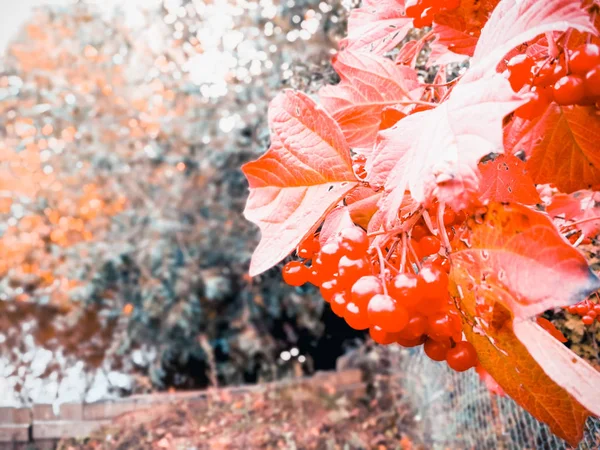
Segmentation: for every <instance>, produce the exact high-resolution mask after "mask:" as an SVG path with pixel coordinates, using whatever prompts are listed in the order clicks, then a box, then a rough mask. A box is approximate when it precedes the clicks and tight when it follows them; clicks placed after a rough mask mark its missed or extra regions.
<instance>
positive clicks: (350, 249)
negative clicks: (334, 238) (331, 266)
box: [340, 227, 369, 259]
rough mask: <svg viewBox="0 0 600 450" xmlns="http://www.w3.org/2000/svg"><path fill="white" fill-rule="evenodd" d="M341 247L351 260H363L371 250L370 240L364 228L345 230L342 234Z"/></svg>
mask: <svg viewBox="0 0 600 450" xmlns="http://www.w3.org/2000/svg"><path fill="white" fill-rule="evenodd" d="M340 246H341V247H342V249H343V252H344V254H345V255H346V256H348V257H349V258H352V259H358V258H362V257H363V256H364V255H365V253H367V250H369V238H368V237H367V233H366V232H365V231H364V230H363V229H362V228H359V227H350V228H345V229H343V230H342V231H341V232H340Z"/></svg>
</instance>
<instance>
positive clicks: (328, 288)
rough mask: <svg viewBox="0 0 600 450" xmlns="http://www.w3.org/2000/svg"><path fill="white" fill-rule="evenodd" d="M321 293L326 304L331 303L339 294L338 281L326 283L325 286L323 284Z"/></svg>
mask: <svg viewBox="0 0 600 450" xmlns="http://www.w3.org/2000/svg"><path fill="white" fill-rule="evenodd" d="M319 291H320V292H321V296H322V297H323V300H325V301H326V302H330V301H331V299H332V298H333V296H334V295H335V294H336V293H337V292H339V290H338V287H337V280H335V279H333V280H327V281H324V282H323V284H321V287H320V289H319Z"/></svg>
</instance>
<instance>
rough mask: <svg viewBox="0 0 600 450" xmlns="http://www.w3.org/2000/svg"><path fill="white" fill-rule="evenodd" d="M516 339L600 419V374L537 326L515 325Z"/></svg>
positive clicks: (525, 322) (557, 380) (518, 323)
mask: <svg viewBox="0 0 600 450" xmlns="http://www.w3.org/2000/svg"><path fill="white" fill-rule="evenodd" d="M513 331H514V333H515V336H516V337H517V338H518V339H519V341H521V343H522V344H523V345H524V346H525V348H527V351H528V352H529V354H530V355H531V356H532V357H533V359H535V360H536V362H537V363H538V364H539V365H540V367H541V368H542V370H543V371H544V372H545V373H546V375H548V376H549V377H550V378H551V379H552V380H553V381H554V382H555V383H556V384H558V385H559V386H560V387H562V388H563V389H565V390H566V391H567V392H568V393H569V394H571V395H572V396H573V397H574V398H575V400H577V401H578V402H579V403H581V405H582V406H583V407H584V408H586V409H587V410H588V411H589V412H591V413H592V414H594V415H596V416H600V389H598V386H600V372H598V371H597V370H596V369H594V368H593V367H592V366H590V365H589V364H588V363H587V362H586V361H585V360H583V359H582V358H580V357H579V356H577V355H576V354H575V353H573V352H572V351H571V350H569V349H568V348H567V347H565V346H564V345H563V344H562V343H561V342H560V341H558V340H557V339H555V338H554V337H553V336H552V335H551V334H550V333H548V332H547V331H546V330H544V329H543V328H542V327H540V326H539V325H538V324H537V323H535V322H531V321H529V320H525V321H515V322H514V323H513Z"/></svg>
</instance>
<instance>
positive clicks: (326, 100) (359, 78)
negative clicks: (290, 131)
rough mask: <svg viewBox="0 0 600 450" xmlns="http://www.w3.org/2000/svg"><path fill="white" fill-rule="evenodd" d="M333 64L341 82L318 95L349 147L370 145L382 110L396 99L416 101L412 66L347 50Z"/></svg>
mask: <svg viewBox="0 0 600 450" xmlns="http://www.w3.org/2000/svg"><path fill="white" fill-rule="evenodd" d="M333 66H334V68H335V70H336V71H337V73H338V74H339V75H340V77H341V79H342V81H341V83H340V84H338V85H336V86H326V87H324V88H322V89H321V91H320V92H319V97H320V98H321V102H322V103H323V106H324V107H325V109H326V110H327V111H329V113H330V114H331V115H332V116H333V118H334V119H335V120H337V122H338V123H339V124H340V126H341V128H342V131H343V132H344V136H345V137H346V140H347V141H348V144H350V146H351V147H366V146H371V145H373V142H374V141H375V137H376V136H377V131H378V130H379V126H380V124H381V118H382V112H383V110H384V109H385V108H386V107H388V106H394V105H396V104H398V103H399V102H403V101H409V100H418V99H419V98H420V97H421V94H422V92H423V88H422V87H420V85H419V81H418V80H417V73H416V72H415V71H414V70H413V69H411V68H410V67H406V66H398V65H396V64H394V63H393V62H392V61H391V60H389V59H387V58H384V57H382V56H377V55H374V54H365V53H356V52H352V51H348V50H346V51H344V52H341V53H340V54H339V55H338V57H337V59H336V61H335V62H334V65H333Z"/></svg>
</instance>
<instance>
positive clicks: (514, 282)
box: [450, 203, 600, 446]
mask: <svg viewBox="0 0 600 450" xmlns="http://www.w3.org/2000/svg"><path fill="white" fill-rule="evenodd" d="M468 227H469V230H468V231H469V233H467V234H466V235H465V236H463V238H464V237H466V239H461V238H458V239H456V240H455V241H454V246H455V252H454V253H452V254H451V258H452V272H451V274H450V278H451V280H452V284H451V285H452V289H451V290H452V294H453V295H454V297H455V298H456V299H457V300H458V302H459V304H460V309H461V311H462V312H463V314H464V320H463V330H464V332H465V334H466V336H467V339H468V340H469V341H470V342H471V343H472V344H473V345H474V346H475V348H476V350H477V355H478V358H479V361H480V364H481V365H482V366H483V367H484V368H485V369H486V370H487V371H488V372H489V374H490V375H491V376H492V377H493V378H494V379H495V380H496V382H497V383H498V384H499V385H500V386H501V387H502V389H503V390H504V391H506V393H508V394H509V395H510V396H511V397H512V398H513V399H514V400H515V401H516V402H517V403H518V404H519V405H521V406H522V407H524V408H525V409H527V411H529V412H530V413H531V414H532V415H533V416H534V417H536V418H537V419H538V420H540V421H542V422H545V423H547V424H548V425H549V426H550V429H551V430H552V432H553V433H555V434H556V435H558V436H560V437H561V438H563V439H565V440H567V442H569V443H570V444H571V445H573V446H576V445H577V443H578V442H579V441H580V440H581V437H582V435H583V430H584V427H585V421H586V419H587V417H588V416H589V415H590V413H592V414H595V415H598V413H599V412H600V411H599V409H600V406H599V405H600V397H599V396H600V394H599V391H598V389H597V386H598V383H599V378H600V374H598V373H597V372H596V371H595V370H594V369H593V368H591V367H590V366H589V365H587V363H585V362H584V361H583V360H581V359H580V358H578V357H577V356H576V355H575V354H573V353H572V352H571V351H570V350H568V349H567V348H566V347H564V346H563V345H562V344H561V343H560V342H559V341H558V340H557V339H556V338H555V337H554V336H553V335H552V334H550V333H548V332H547V331H546V330H544V329H543V328H541V327H540V326H539V325H537V324H535V323H533V322H531V321H529V320H528V319H527V317H528V316H531V315H536V314H537V313H538V312H539V311H541V310H544V309H545V308H548V307H552V306H557V305H563V304H565V303H573V302H575V301H577V300H580V299H582V298H584V297H585V296H586V295H587V294H588V293H589V292H590V291H592V290H594V289H597V288H598V287H600V283H599V280H598V279H597V277H596V276H595V275H593V274H592V273H591V272H590V271H589V269H588V267H587V264H586V262H585V259H584V258H583V256H582V255H580V254H579V253H578V252H577V251H576V250H575V249H573V248H572V247H571V246H570V245H569V244H568V243H567V242H566V241H565V240H564V239H562V238H561V237H560V235H559V234H558V233H557V232H556V230H555V228H554V226H553V225H552V222H551V221H550V219H548V218H547V217H546V216H545V215H544V214H542V213H540V212H536V211H533V210H531V209H528V208H527V207H525V206H522V205H518V204H514V205H502V204H498V203H493V204H490V205H489V206H488V209H487V211H486V213H485V214H483V215H481V216H478V217H475V218H474V219H472V220H470V221H469V222H468ZM594 391H595V392H594Z"/></svg>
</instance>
